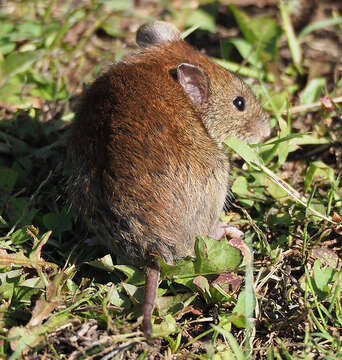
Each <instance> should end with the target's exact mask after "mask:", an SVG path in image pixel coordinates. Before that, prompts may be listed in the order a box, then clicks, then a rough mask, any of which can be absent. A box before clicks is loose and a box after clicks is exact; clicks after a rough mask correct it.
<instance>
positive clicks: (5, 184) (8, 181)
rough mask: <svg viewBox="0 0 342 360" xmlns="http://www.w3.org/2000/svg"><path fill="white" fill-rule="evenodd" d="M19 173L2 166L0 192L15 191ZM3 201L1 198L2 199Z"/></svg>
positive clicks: (3, 193) (2, 193)
mask: <svg viewBox="0 0 342 360" xmlns="http://www.w3.org/2000/svg"><path fill="white" fill-rule="evenodd" d="M17 178H18V174H17V172H16V171H14V170H13V169H10V168H0V191H1V192H0V194H1V197H2V196H4V195H10V194H11V193H12V191H13V188H14V185H15V183H16V182H17ZM0 202H1V200H0Z"/></svg>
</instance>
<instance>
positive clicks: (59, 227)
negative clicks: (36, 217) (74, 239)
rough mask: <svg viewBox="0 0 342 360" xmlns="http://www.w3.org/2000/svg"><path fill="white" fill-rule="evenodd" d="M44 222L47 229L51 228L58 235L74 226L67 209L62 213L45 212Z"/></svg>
mask: <svg viewBox="0 0 342 360" xmlns="http://www.w3.org/2000/svg"><path fill="white" fill-rule="evenodd" d="M43 223H44V225H45V227H46V228H47V229H51V230H52V231H53V232H54V233H56V234H57V235H59V234H61V233H62V232H63V231H67V230H70V229H71V228H72V222H71V218H70V216H69V215H68V214H66V213H65V211H62V212H61V214H57V213H47V214H45V215H44V216H43Z"/></svg>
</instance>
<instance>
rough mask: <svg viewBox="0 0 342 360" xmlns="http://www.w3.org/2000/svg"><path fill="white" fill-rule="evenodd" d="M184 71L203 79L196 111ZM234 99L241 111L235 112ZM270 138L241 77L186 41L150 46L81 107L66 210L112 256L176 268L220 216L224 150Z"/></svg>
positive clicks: (102, 81) (96, 87) (95, 88)
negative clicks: (235, 142)
mask: <svg viewBox="0 0 342 360" xmlns="http://www.w3.org/2000/svg"><path fill="white" fill-rule="evenodd" d="M181 63H188V64H192V65H195V66H197V67H198V68H200V69H201V70H202V71H203V72H204V74H206V77H205V79H207V82H208V83H207V84H205V86H208V97H207V101H205V102H204V103H203V104H201V106H199V107H196V106H194V104H193V103H192V101H191V100H190V98H189V96H188V94H187V93H186V92H185V91H184V89H183V87H182V86H181V85H180V83H179V82H178V81H177V79H176V72H175V71H176V69H177V66H178V65H179V64H181ZM236 96H243V97H244V98H245V99H246V106H247V107H246V111H244V112H239V111H238V110H237V109H236V108H235V106H234V105H233V104H232V99H234V97H236ZM268 132H269V126H268V122H267V119H266V116H265V114H264V113H263V111H262V109H261V107H260V105H259V104H258V102H257V100H256V98H255V97H254V95H253V94H252V93H251V91H250V89H249V88H248V86H246V85H245V84H244V83H243V82H242V80H241V79H240V78H239V77H237V76H235V75H233V74H232V73H230V72H228V71H226V70H224V69H223V68H222V67H220V66H218V65H217V64H215V63H213V62H212V61H210V60H209V59H208V58H207V57H206V56H205V55H203V54H201V53H199V52H197V51H196V50H194V49H193V48H192V47H191V46H189V45H188V44H186V43H185V42H184V41H182V40H176V41H170V42H165V43H160V44H157V45H154V46H149V47H147V48H144V50H142V51H140V52H138V53H135V54H133V55H131V56H130V57H128V58H127V59H126V60H125V61H123V62H120V63H118V64H116V65H113V66H112V67H111V68H110V69H109V70H108V71H107V72H106V73H104V74H103V75H102V76H100V77H99V78H98V79H97V80H96V81H95V82H94V83H93V85H91V86H90V88H89V89H88V90H86V92H85V94H84V96H83V98H82V101H81V103H80V106H79V111H78V113H77V116H76V119H75V122H74V124H73V129H72V135H71V139H70V147H69V148H70V152H69V153H70V158H71V165H72V174H71V177H70V181H69V191H70V196H71V199H72V203H73V205H74V206H75V207H76V208H78V209H79V210H80V211H81V213H82V214H83V216H84V217H85V218H86V219H87V221H88V223H89V224H90V226H91V227H92V228H93V229H94V230H95V231H96V233H97V234H98V235H99V238H100V239H101V240H102V241H103V243H104V244H105V246H107V247H108V248H109V249H111V251H112V252H113V253H114V254H120V255H121V254H124V255H125V256H126V257H127V259H129V260H130V261H131V263H132V264H134V265H147V266H148V267H152V268H153V267H155V268H156V266H155V265H154V264H155V263H154V257H155V256H159V257H161V258H162V259H164V260H165V261H166V262H168V263H173V262H174V261H175V260H176V259H178V258H180V257H184V256H186V255H191V254H192V253H193V245H194V241H195V236H196V235H200V236H205V235H207V234H208V233H209V232H210V231H211V230H212V228H213V226H214V225H215V223H216V221H217V219H218V217H219V215H220V212H221V211H222V208H223V206H224V202H225V198H226V195H227V191H228V187H229V159H228V155H227V153H226V152H225V151H224V150H223V149H222V145H221V143H222V141H223V140H224V139H225V138H227V137H228V136H229V135H234V136H237V137H239V138H241V139H244V140H246V141H248V142H257V141H259V140H261V139H262V138H263V137H264V136H267V135H268ZM157 271H158V270H157ZM155 277H156V276H155ZM156 281H157V280H156ZM152 287H153V286H152ZM155 287H156V286H155ZM155 287H154V288H153V289H154V290H155ZM153 302H154V299H153V301H152V303H153ZM151 311H152V310H151ZM147 321H148V319H147Z"/></svg>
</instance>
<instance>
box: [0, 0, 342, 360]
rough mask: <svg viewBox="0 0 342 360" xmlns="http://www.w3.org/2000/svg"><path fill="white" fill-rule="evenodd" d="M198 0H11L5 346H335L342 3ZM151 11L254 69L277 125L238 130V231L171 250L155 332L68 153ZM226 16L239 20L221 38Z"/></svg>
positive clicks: (109, 353)
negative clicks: (92, 86) (90, 98)
mask: <svg viewBox="0 0 342 360" xmlns="http://www.w3.org/2000/svg"><path fill="white" fill-rule="evenodd" d="M201 3H203V4H202V6H200V7H196V8H191V7H187V6H186V2H184V4H183V5H180V4H178V3H177V2H171V1H163V2H160V3H158V2H157V3H155V4H153V5H151V6H149V7H145V5H144V4H141V5H140V6H139V4H133V2H129V1H107V2H106V3H105V2H102V1H99V0H94V1H92V2H90V1H82V2H81V3H80V4H79V5H78V6H76V5H74V4H73V3H72V2H63V1H56V0H50V1H48V2H43V1H41V0H35V1H33V2H28V1H18V2H15V3H10V2H8V3H5V5H3V8H2V11H1V12H0V118H1V121H0V210H1V212H0V229H1V237H0V299H1V302H0V358H2V359H20V358H23V359H109V358H117V359H133V358H136V359H158V358H166V359H171V358H175V359H176V358H177V359H181V358H182V359H183V358H187V359H215V360H216V359H217V360H218V359H248V358H255V359H264V358H265V359H266V358H267V359H313V358H315V359H340V358H341V357H342V345H341V327H342V308H341V284H342V273H341V240H342V237H341V236H342V228H341V222H342V218H341V208H342V198H341V196H342V192H341V188H340V179H339V174H340V169H341V164H342V155H341V154H342V151H341V138H342V128H341V118H342V110H341V105H340V103H341V95H342V89H341V88H342V79H341V64H340V62H339V59H340V58H341V56H342V54H341V47H340V48H337V50H336V48H335V47H334V46H333V45H332V43H334V42H335V43H339V44H341V42H342V20H341V16H340V13H339V12H341V6H340V5H339V4H338V3H337V2H336V3H334V2H332V4H330V5H329V6H330V7H329V6H327V9H326V10H324V11H325V12H323V10H322V8H320V7H319V6H317V7H315V8H313V9H311V10H312V11H311V13H312V14H311V15H313V14H314V13H315V14H319V15H322V14H323V15H324V18H323V19H322V18H319V16H318V18H319V20H317V21H316V20H315V19H314V18H310V17H309V16H307V14H306V13H303V15H302V18H301V23H299V24H298V23H297V22H296V20H295V16H294V13H293V12H291V11H292V10H291V8H290V7H289V5H290V4H291V3H290V2H285V1H280V2H279V3H278V6H273V7H270V8H269V9H268V11H266V10H265V9H261V10H260V9H257V8H253V7H252V8H249V9H244V8H240V7H236V6H233V5H231V6H225V5H223V4H220V3H219V2H211V1H203V2H201ZM189 6H190V5H189ZM247 10H248V11H249V12H247ZM297 10H298V9H297ZM297 10H296V11H297ZM293 11H294V10H293ZM305 14H306V15H305ZM154 18H161V19H167V20H169V21H172V22H174V23H175V24H176V25H177V26H178V27H179V28H181V29H182V30H185V29H186V28H187V29H190V28H191V27H193V29H194V28H195V27H196V26H199V29H197V30H195V31H194V32H192V33H191V35H189V37H188V40H189V41H190V42H192V43H193V44H194V45H195V46H196V45H198V46H203V47H205V48H206V49H207V51H208V53H209V54H210V55H212V56H213V58H215V60H216V61H218V62H219V63H220V64H221V65H222V66H224V67H226V68H228V69H231V70H234V71H237V72H240V73H241V75H243V76H244V77H245V79H246V81H248V82H249V83H250V84H251V86H252V87H253V90H254V91H255V93H256V94H257V95H258V97H259V98H260V100H261V102H262V103H263V106H264V108H265V109H266V110H267V111H268V112H269V114H270V121H271V124H272V128H273V131H272V138H271V139H269V140H268V141H267V142H266V144H264V145H263V146H259V147H257V148H256V149H251V148H249V147H247V146H246V145H244V144H242V143H240V142H238V141H236V140H234V139H229V140H227V146H228V147H230V148H231V149H232V151H233V153H234V154H233V155H232V168H233V169H232V174H231V177H232V192H233V194H234V197H235V198H234V201H233V202H232V205H231V208H230V209H229V211H228V212H226V213H224V214H222V220H223V221H226V222H228V223H229V225H232V226H234V227H236V228H238V229H239V230H240V231H241V233H236V231H235V232H233V234H232V235H229V234H226V236H227V238H228V239H229V244H232V245H233V248H232V247H231V246H230V245H228V243H227V241H225V240H223V241H220V242H213V241H211V240H210V239H198V241H197V243H196V254H197V258H196V259H195V260H192V259H185V260H184V261H183V263H182V264H180V265H178V266H174V267H171V266H168V265H166V264H162V280H163V281H162V282H161V284H160V287H159V299H158V308H157V310H156V311H155V316H154V320H155V325H154V331H155V333H156V334H158V335H159V336H160V338H159V340H157V341H156V343H155V344H154V346H152V347H149V346H148V345H147V344H146V342H145V341H144V338H143V335H142V333H141V331H140V324H141V316H140V307H139V303H140V302H141V300H142V294H143V282H144V274H143V271H142V269H135V268H134V267H132V266H128V265H126V262H125V259H121V258H119V257H117V258H116V259H115V258H114V257H113V256H111V255H110V254H108V253H107V252H106V250H105V249H99V248H98V247H96V246H92V245H91V244H92V236H93V234H91V233H88V231H87V229H86V228H85V227H84V226H83V225H82V223H81V222H80V221H79V219H78V218H77V216H76V215H75V214H74V210H73V209H71V208H70V205H69V203H68V199H67V196H66V193H65V182H66V179H67V176H68V170H67V169H66V166H65V160H64V159H65V152H66V142H65V139H66V136H67V133H68V128H69V125H70V122H71V121H72V118H73V116H74V113H73V111H74V105H75V100H77V99H76V98H77V96H78V95H79V94H80V93H81V91H82V84H83V83H89V82H91V81H92V80H93V79H94V78H95V77H96V76H97V75H98V74H99V72H100V71H103V70H104V69H106V67H107V66H108V64H109V63H110V62H113V61H118V60H120V59H121V58H122V57H123V56H125V55H126V54H128V53H130V52H131V51H132V50H133V49H134V44H133V40H132V33H133V32H134V29H136V27H137V26H138V25H139V24H141V23H142V22H143V21H147V20H151V19H154ZM303 19H304V24H303ZM228 20H229V21H228ZM227 29H228V30H229V31H230V33H232V34H235V35H234V36H230V37H228V38H227V37H226V36H224V37H225V40H222V41H221V47H219V45H218V41H217V39H218V35H216V34H221V33H225V30H227ZM298 34H299V35H298ZM199 44H201V45H199ZM202 44H204V45H202ZM322 44H323V45H322ZM319 45H320V46H319ZM219 49H220V51H221V52H220V53H219V51H218V50H219ZM322 49H323V50H322ZM334 51H335V53H334ZM336 51H337V53H336ZM327 54H328V55H327ZM228 59H229V61H228ZM331 64H335V66H329V65H331ZM241 159H243V160H244V161H242V160H241ZM242 239H243V240H244V242H242ZM234 247H235V249H234ZM236 247H238V248H239V249H241V253H240V252H239V251H238V250H236ZM205 250H206V251H205ZM217 254H221V255H222V257H221V258H218V257H217ZM208 257H209V258H208ZM213 259H215V260H216V261H215V266H214V267H211V266H210V264H211V263H212V261H210V260H213Z"/></svg>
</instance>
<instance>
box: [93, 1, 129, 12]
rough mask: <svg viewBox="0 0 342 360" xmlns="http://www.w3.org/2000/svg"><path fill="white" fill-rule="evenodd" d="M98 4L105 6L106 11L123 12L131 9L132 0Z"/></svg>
mask: <svg viewBox="0 0 342 360" xmlns="http://www.w3.org/2000/svg"><path fill="white" fill-rule="evenodd" d="M98 2H99V3H101V4H104V5H106V7H108V9H110V10H113V11H125V10H129V9H132V7H133V1H132V0H99V1H98Z"/></svg>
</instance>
